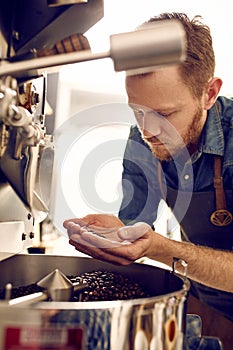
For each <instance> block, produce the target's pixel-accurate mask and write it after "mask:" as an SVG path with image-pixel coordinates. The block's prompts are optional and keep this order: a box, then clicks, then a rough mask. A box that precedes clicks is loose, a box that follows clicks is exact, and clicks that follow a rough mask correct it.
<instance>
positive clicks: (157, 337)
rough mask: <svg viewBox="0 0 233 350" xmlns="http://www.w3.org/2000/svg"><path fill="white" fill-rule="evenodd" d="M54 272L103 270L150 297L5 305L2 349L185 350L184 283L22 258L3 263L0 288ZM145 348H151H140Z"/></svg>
mask: <svg viewBox="0 0 233 350" xmlns="http://www.w3.org/2000/svg"><path fill="white" fill-rule="evenodd" d="M55 268H58V269H60V270H61V271H62V272H63V273H64V274H67V275H80V274H82V273H84V272H92V271H98V270H99V271H103V272H116V273H120V274H122V275H124V276H126V277H128V278H129V279H130V280H131V281H132V282H137V283H139V284H140V285H141V286H142V288H143V289H144V290H145V291H146V292H147V293H148V294H149V295H150V297H148V298H142V299H132V300H116V301H107V302H106V301H93V302H41V303H34V304H32V305H28V306H10V307H9V306H7V301H2V302H1V303H0V313H1V320H0V330H1V334H0V339H1V343H0V344H1V345H0V346H1V347H0V348H1V349H4V350H6V349H11V347H10V346H12V348H13V346H18V348H19V349H21V348H20V346H21V347H22V349H24V347H23V346H25V344H27V346H29V349H32V346H33V342H34V343H35V344H36V345H37V346H38V347H40V349H47V348H48V346H51V347H50V348H53V347H54V346H55V347H56V349H101V350H105V349H109V350H110V349H111V350H112V349H117V350H126V349H134V350H137V349H142V350H144V349H147V348H148V349H149V346H150V349H157V350H159V349H161V350H162V349H163V350H165V349H166V350H168V349H174V350H178V349H179V350H181V349H182V346H183V345H182V344H183V335H184V324H185V306H186V298H187V293H188V289H189V282H188V280H187V279H186V278H185V277H180V276H179V277H178V276H176V275H174V274H173V273H172V272H171V271H168V270H163V269H160V268H156V267H153V266H149V265H143V264H138V263H135V264H132V265H131V266H128V267H119V266H114V265H111V264H107V263H103V262H100V261H97V260H94V259H92V258H79V257H61V256H49V255H45V256H44V255H34V256H32V255H29V256H27V255H17V256H14V257H12V258H10V259H6V260H4V261H2V262H1V263H0V269H1V271H2V273H1V281H0V288H4V286H5V285H6V284H7V283H12V284H13V285H14V286H15V287H17V286H23V285H27V284H30V283H33V282H36V281H38V280H39V279H41V278H43V277H44V276H45V275H47V274H49V273H50V272H51V271H53V270H54V269H55ZM4 304H5V305H4ZM54 334H56V337H55V336H54ZM71 334H72V336H71ZM25 339H26V340H27V343H26V340H25ZM142 342H144V343H143V344H147V345H146V346H147V347H142V345H140V347H139V344H142ZM68 345H69V346H68ZM46 346H47V347H46Z"/></svg>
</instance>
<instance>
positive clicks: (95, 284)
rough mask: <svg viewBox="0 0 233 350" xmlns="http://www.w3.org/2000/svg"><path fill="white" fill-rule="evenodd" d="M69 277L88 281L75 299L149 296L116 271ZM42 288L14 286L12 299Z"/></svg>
mask: <svg viewBox="0 0 233 350" xmlns="http://www.w3.org/2000/svg"><path fill="white" fill-rule="evenodd" d="M67 278H69V279H70V281H71V282H72V283H80V284H82V283H87V285H88V286H87V287H86V288H85V289H84V290H82V292H81V293H80V292H77V293H74V295H73V301H83V302H85V301H110V300H129V299H138V298H145V297H149V295H147V294H146V293H145V292H144V291H143V289H142V287H141V286H140V285H139V284H138V283H136V282H133V281H131V280H130V279H129V278H127V277H126V276H123V275H122V274H119V273H116V272H114V273H113V272H108V271H93V272H85V273H83V274H82V275H79V276H67ZM42 290H43V289H42V288H41V287H39V286H38V285H37V284H36V283H32V284H29V285H27V286H20V287H17V288H15V287H13V288H12V291H11V299H14V298H18V297H21V296H25V295H28V294H31V293H36V292H41V291H42ZM0 299H5V290H4V289H2V290H0Z"/></svg>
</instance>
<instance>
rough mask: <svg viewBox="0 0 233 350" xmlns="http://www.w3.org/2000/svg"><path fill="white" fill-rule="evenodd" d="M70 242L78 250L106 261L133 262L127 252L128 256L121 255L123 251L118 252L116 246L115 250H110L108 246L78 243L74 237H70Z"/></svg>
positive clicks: (115, 262) (116, 262) (125, 263)
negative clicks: (98, 246) (101, 246)
mask: <svg viewBox="0 0 233 350" xmlns="http://www.w3.org/2000/svg"><path fill="white" fill-rule="evenodd" d="M80 242H81V240H80ZM69 243H70V244H71V245H72V246H74V247H75V249H76V250H78V251H79V252H82V253H84V254H86V255H89V256H91V257H92V258H95V259H98V260H102V261H105V262H106V261H108V262H110V263H112V264H117V265H129V264H131V263H132V262H133V261H132V260H130V259H129V258H128V257H127V254H126V256H121V253H122V252H121V251H119V252H116V250H117V248H115V249H114V250H113V251H112V250H111V249H110V251H108V248H101V249H100V248H97V247H95V246H92V245H91V244H90V243H89V245H87V243H86V242H85V243H84V244H82V243H78V242H77V241H73V240H72V239H70V241H69Z"/></svg>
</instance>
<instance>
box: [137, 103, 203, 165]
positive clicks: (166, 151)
mask: <svg viewBox="0 0 233 350" xmlns="http://www.w3.org/2000/svg"><path fill="white" fill-rule="evenodd" d="M202 113H203V109H202V107H201V106H200V105H199V106H198V108H197V111H196V113H195V114H194V117H193V119H192V121H191V123H190V124H189V125H188V126H187V127H186V130H187V132H186V133H185V134H183V135H182V134H181V135H180V136H179V138H178V140H179V141H178V143H177V144H175V143H174V142H173V143H170V144H169V148H168V147H166V146H165V145H164V146H159V147H156V146H154V145H153V144H152V143H151V142H150V141H148V140H146V139H145V138H144V137H143V135H142V138H143V140H144V141H145V143H146V144H147V145H148V146H149V148H150V150H151V152H152V154H153V155H154V156H155V157H156V158H157V159H159V160H161V161H170V160H171V159H173V157H174V156H178V155H179V154H180V153H181V152H182V150H184V148H185V147H186V148H187V150H188V151H189V150H190V149H191V148H192V146H193V145H194V146H195V147H196V146H197V143H198V140H199V137H200V134H201V130H202V126H203V124H202ZM156 139H158V138H157V137H156ZM170 139H171V140H172V139H173V140H174V138H173V137H171V138H170ZM180 139H182V142H180ZM158 140H159V139H158Z"/></svg>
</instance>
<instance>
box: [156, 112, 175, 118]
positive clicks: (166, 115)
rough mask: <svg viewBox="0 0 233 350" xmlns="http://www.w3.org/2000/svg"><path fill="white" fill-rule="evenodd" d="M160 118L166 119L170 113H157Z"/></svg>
mask: <svg viewBox="0 0 233 350" xmlns="http://www.w3.org/2000/svg"><path fill="white" fill-rule="evenodd" d="M159 114H160V115H161V116H162V117H164V118H168V117H169V116H170V115H172V113H159Z"/></svg>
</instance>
